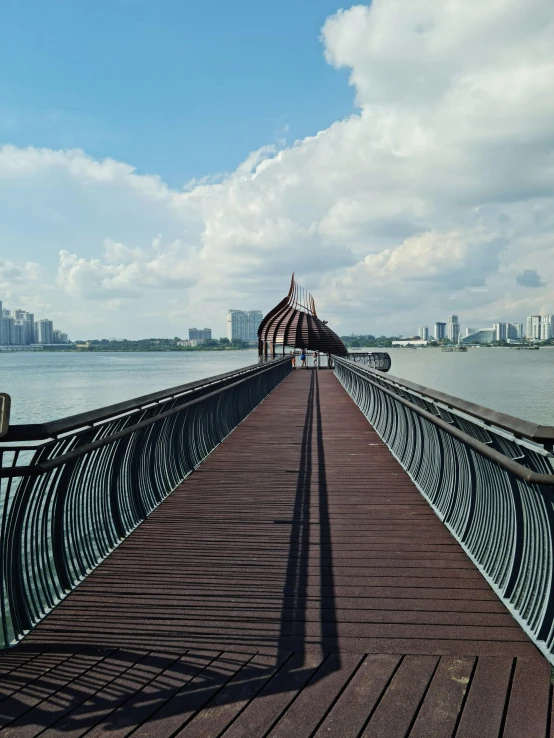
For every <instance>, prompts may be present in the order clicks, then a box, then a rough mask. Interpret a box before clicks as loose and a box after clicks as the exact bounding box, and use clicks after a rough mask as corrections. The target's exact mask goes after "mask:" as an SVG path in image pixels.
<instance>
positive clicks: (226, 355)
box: [0, 350, 258, 423]
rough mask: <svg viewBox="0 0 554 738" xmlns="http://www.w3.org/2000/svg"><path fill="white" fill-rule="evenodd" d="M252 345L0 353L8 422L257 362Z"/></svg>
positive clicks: (55, 414) (68, 411)
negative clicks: (176, 349) (190, 349)
mask: <svg viewBox="0 0 554 738" xmlns="http://www.w3.org/2000/svg"><path fill="white" fill-rule="evenodd" d="M257 359H258V357H257V352H256V350H247V351H197V352H190V353H184V352H183V353H177V352H169V351H168V352H159V353H158V352H156V353H115V352H114V353H108V352H106V353H94V354H89V353H82V354H80V353H67V354H65V353H63V354H62V353H60V354H54V353H40V352H38V351H37V352H31V351H29V352H24V351H21V352H17V353H16V352H14V353H8V352H6V351H2V352H0V392H7V393H8V394H9V395H11V398H12V409H11V416H10V422H11V423H42V422H45V421H47V420H55V419H57V418H63V417H65V416H67V415H74V414H75V413H80V412H84V411H85V410H94V409H95V408H98V407H102V406H104V405H112V404H113V403H115V402H122V401H123V400H130V399H132V398H133V397H138V396H140V395H146V394H148V393H149V392H155V391H156V390H163V389H167V388H169V387H175V386H177V385H179V384H185V383H186V382H194V381H196V380H198V379H204V378H205V377H210V376H213V375H215V374H223V372H228V371H232V370H233V369H238V368H240V367H243V366H248V365H249V364H256V363H257Z"/></svg>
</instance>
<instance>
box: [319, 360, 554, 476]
mask: <svg viewBox="0 0 554 738" xmlns="http://www.w3.org/2000/svg"><path fill="white" fill-rule="evenodd" d="M334 360H335V362H337V361H344V359H338V358H337V357H334ZM350 371H353V372H354V373H356V374H358V375H359V376H361V377H363V378H364V379H365V381H367V382H369V383H370V384H372V385H373V386H375V387H377V388H378V389H379V391H380V392H384V393H385V394H386V395H389V396H390V397H393V398H394V399H395V400H396V401H397V402H400V403H401V404H402V405H404V406H405V407H409V408H410V410H412V411H413V412H414V413H417V415H420V416H421V417H422V418H425V419H426V420H429V421H430V422H431V423H433V424H434V425H436V426H438V427H439V428H441V429H442V430H443V431H445V432H446V433H449V434H450V435H451V436H454V438H457V439H458V440H459V441H461V442H462V443H465V444H466V445H468V446H470V447H471V448H472V449H474V450H475V451H477V453H479V454H481V455H482V456H486V457H487V458H488V459H490V460H491V461H494V462H495V463H496V464H498V465H499V466H501V467H502V468H503V469H506V471H509V472H511V473H512V474H515V476H516V477H518V478H519V479H522V480H523V481H525V482H527V484H538V485H546V486H554V474H543V473H539V472H535V471H533V470H532V469H529V468H528V467H526V466H523V464H519V463H518V462H517V461H514V460H513V459H510V458H508V457H507V456H505V455H504V454H502V453H500V452H499V451H496V450H495V449H494V448H491V447H490V446H487V445H486V444H484V443H483V442H482V441H479V440H477V439H476V438H474V437H473V436H470V435H469V434H468V433H465V432H464V431H461V430H459V428H456V427H455V426H453V425H451V424H450V423H447V422H446V421H444V420H442V419H441V418H440V417H438V416H437V415H434V414H433V413H430V412H429V411H428V410H424V409H423V408H421V407H419V406H418V405H416V404H415V403H413V402H410V401H409V400H406V399H405V398H404V397H400V396H399V395H398V394H396V393H395V392H392V391H391V390H389V389H386V388H385V387H383V386H381V384H380V383H378V382H376V381H374V380H373V379H370V377H368V376H364V374H363V373H362V372H360V371H358V367H356V368H350ZM387 379H388V377H387ZM404 386H408V383H406V384H405V385H404ZM412 387H413V388H414V389H415V388H416V387H418V390H417V391H418V392H421V391H422V390H425V389H426V388H425V387H422V386H421V385H412ZM421 394H427V393H423V392H421ZM436 394H438V395H440V394H441V393H440V392H439V393H436ZM428 396H429V397H430V396H431V395H430V394H428ZM445 397H451V396H450V395H445ZM453 399H456V398H453ZM463 403H464V401H463V400H460V403H459V404H463ZM450 407H453V405H452V404H451V405H450ZM491 412H492V411H491ZM505 417H508V418H509V417H510V416H509V415H507V416H505ZM481 418H483V416H481ZM515 420H517V418H515ZM522 422H525V421H522ZM495 425H496V424H495ZM530 425H532V424H530ZM502 427H503V428H505V427H506V426H502ZM543 427H548V426H543Z"/></svg>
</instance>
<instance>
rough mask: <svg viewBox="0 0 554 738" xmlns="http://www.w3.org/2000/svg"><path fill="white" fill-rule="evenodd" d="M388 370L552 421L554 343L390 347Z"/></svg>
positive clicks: (543, 421) (497, 407) (547, 422)
mask: <svg viewBox="0 0 554 738" xmlns="http://www.w3.org/2000/svg"><path fill="white" fill-rule="evenodd" d="M389 353H390V356H391V359H392V367H391V370H390V374H394V375H396V376H397V377H403V378H404V379H410V380H411V381H412V382H418V383H419V384H423V385H424V386H426V387H433V388H435V389H437V390H441V391H442V392H448V393H449V394H451V395H456V396H457V397H463V398H464V399H466V400H471V401H472V402H477V403H479V404H480V405H485V406H486V407H490V408H493V409H494V410H499V411H502V412H505V413H508V414H509V415H515V416H516V417H519V418H525V419H526V420H531V421H533V422H535V423H540V424H543V425H554V348H541V349H539V351H516V350H515V349H509V348H475V349H469V350H468V351H467V352H466V353H447V352H443V351H441V350H440V349H393V350H391V351H390V352H389Z"/></svg>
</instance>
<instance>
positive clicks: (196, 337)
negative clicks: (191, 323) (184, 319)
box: [189, 328, 212, 341]
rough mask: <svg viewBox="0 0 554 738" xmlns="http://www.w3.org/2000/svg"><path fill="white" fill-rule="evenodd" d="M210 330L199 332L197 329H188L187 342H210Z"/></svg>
mask: <svg viewBox="0 0 554 738" xmlns="http://www.w3.org/2000/svg"><path fill="white" fill-rule="evenodd" d="M211 338H212V329H211V328H204V329H202V330H199V329H198V328H189V341H211Z"/></svg>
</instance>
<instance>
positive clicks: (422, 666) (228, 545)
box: [0, 371, 550, 738]
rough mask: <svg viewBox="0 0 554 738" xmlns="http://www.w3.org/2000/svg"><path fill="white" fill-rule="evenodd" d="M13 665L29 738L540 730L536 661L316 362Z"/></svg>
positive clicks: (348, 736) (5, 661) (541, 673)
mask: <svg viewBox="0 0 554 738" xmlns="http://www.w3.org/2000/svg"><path fill="white" fill-rule="evenodd" d="M96 647H101V648H104V649H106V648H111V649H117V651H115V653H114V654H113V655H112V656H110V657H107V658H106V659H100V660H99V662H98V663H97V664H92V665H91V668H89V669H86V670H85V671H83V672H81V673H80V674H78V669H77V661H76V659H77V654H79V653H81V652H83V653H86V652H87V651H83V649H91V648H96ZM12 653H13V654H14V655H12V654H7V655H6V656H3V657H0V674H1V673H2V670H4V674H5V678H6V679H7V681H5V679H3V680H2V683H3V684H4V689H5V690H6V691H5V692H4V697H5V703H6V706H8V707H9V706H10V705H11V708H10V709H11V710H12V712H11V713H10V714H11V715H15V714H16V713H17V717H11V718H10V720H11V724H13V726H14V727H15V728H16V729H17V730H18V731H21V733H20V734H21V736H22V738H32V737H33V736H34V735H37V733H38V732H40V730H43V729H45V732H44V735H46V736H52V737H53V736H59V737H60V738H61V736H62V735H63V736H64V738H69V737H70V738H77V737H78V736H82V735H83V736H84V735H91V736H94V738H100V736H101V735H104V734H110V735H113V736H114V738H124V737H126V736H127V735H131V734H132V735H133V736H135V735H136V736H138V737H139V738H163V737H164V736H168V737H169V736H173V735H182V736H183V737H185V736H189V738H192V737H193V736H201V735H202V736H205V737H206V738H211V736H212V735H213V736H214V737H215V736H219V735H226V736H227V737H228V738H232V736H241V737H242V736H249V737H250V736H252V738H257V736H258V735H259V736H262V735H266V734H268V733H270V734H271V735H273V736H275V738H277V736H280V735H283V736H284V735H298V736H300V735H303V734H305V735H306V736H308V735H312V734H314V731H315V736H317V738H322V736H331V737H332V736H336V737H337V738H338V737H339V736H340V738H358V736H360V735H361V734H362V733H363V734H364V735H375V736H378V735H382V736H390V738H396V737H397V736H399V735H406V736H408V735H409V736H412V738H418V736H424V735H429V736H430V735H437V736H441V738H442V736H443V735H444V736H445V738H447V736H453V735H456V738H464V736H470V735H478V736H479V738H485V736H486V735H489V734H490V735H491V736H492V735H495V736H498V735H499V731H500V730H502V731H503V732H504V733H505V736H506V737H508V736H514V735H521V736H523V737H525V736H527V735H529V736H531V734H532V735H533V738H545V736H546V731H547V725H548V723H549V720H548V716H547V712H548V710H549V705H550V702H549V695H550V682H549V673H550V672H549V666H548V665H547V663H546V661H545V660H544V659H543V657H542V656H541V655H540V654H539V653H538V652H537V650H536V648H535V646H534V645H533V644H532V643H531V642H530V641H529V639H528V638H527V636H526V635H525V634H524V633H523V631H522V630H521V628H520V627H519V625H518V624H517V623H516V622H515V621H514V620H513V619H512V617H511V615H510V614H509V612H508V611H507V610H506V608H505V607H504V606H503V604H502V603H501V602H500V601H499V600H498V598H497V597H496V595H495V594H494V592H493V591H492V590H491V588H490V586H489V585H488V584H487V582H486V581H485V580H484V579H483V578H482V576H481V574H480V573H479V572H478V571H477V569H476V568H475V567H474V565H473V563H472V562H471V561H470V559H469V558H468V557H467V556H466V554H465V553H464V552H463V550H462V549H461V548H460V546H459V545H458V544H457V542H456V541H455V540H454V539H453V537H452V536H451V535H450V533H449V532H448V530H447V529H446V528H445V527H444V526H443V525H442V523H441V522H440V521H439V519H438V518H437V517H436V516H435V514H434V513H433V511H432V510H431V508H430V507H429V505H428V504H427V502H426V501H425V500H424V498H423V497H422V496H421V495H420V494H419V492H418V491H417V489H416V488H415V486H414V485H413V483H412V482H411V480H410V479H409V477H408V476H407V475H406V474H405V473H404V471H403V470H402V469H401V468H400V467H399V465H398V463H397V462H396V461H395V459H394V458H393V456H392V455H391V454H390V452H389V451H388V449H387V448H386V447H385V446H384V444H383V443H382V442H381V440H380V439H379V437H378V436H377V434H376V433H375V431H373V429H372V428H371V427H370V426H369V424H368V423H367V421H366V420H365V418H364V417H363V415H362V414H361V413H360V412H359V410H358V409H357V408H356V407H355V405H354V404H353V403H352V401H351V400H350V398H349V397H348V396H347V395H346V393H345V391H344V390H343V388H342V387H341V386H340V384H339V383H338V382H337V380H336V379H335V377H334V376H333V374H332V373H331V372H327V371H320V372H318V373H315V372H312V371H296V372H294V373H293V374H292V375H291V376H290V377H288V378H287V379H286V380H285V381H284V382H283V383H282V384H281V385H280V386H279V387H278V388H277V390H276V391H275V392H274V393H272V395H270V396H269V397H268V398H267V399H266V400H265V401H264V402H263V403H262V404H261V405H260V406H259V407H258V408H257V409H256V410H255V411H254V412H253V413H252V414H251V415H250V416H249V417H248V418H247V419H246V420H245V421H244V422H243V423H242V424H241V425H240V426H239V428H237V429H236V430H235V431H234V432H233V433H232V434H231V435H230V436H229V437H228V438H227V439H226V440H225V441H224V442H223V443H222V444H221V445H220V446H219V447H218V448H217V449H216V450H215V451H214V452H213V453H212V454H211V455H210V456H209V457H208V458H207V459H206V460H205V461H204V462H203V464H202V465H201V466H200V467H199V468H198V470H197V471H196V472H195V473H194V474H192V475H191V476H190V477H189V478H188V479H187V480H186V481H185V482H184V483H183V484H182V485H180V487H179V488H178V489H177V490H176V491H175V492H174V493H173V494H172V495H171V496H170V497H169V498H168V499H167V500H166V501H165V502H164V503H163V504H162V505H161V506H160V507H159V508H157V510H156V511H155V512H154V513H153V514H152V516H151V517H150V518H149V519H148V520H147V521H146V522H145V523H143V524H142V525H141V526H140V527H139V528H138V529H137V530H136V531H135V532H134V533H133V534H132V535H131V536H130V537H129V538H128V539H127V540H125V541H124V542H123V543H122V545H121V546H120V547H119V548H118V549H117V550H116V551H115V552H114V553H113V554H112V555H111V556H110V557H108V559H107V560H106V561H105V562H103V563H102V564H101V565H100V567H99V568H98V569H96V570H95V571H94V572H93V573H92V574H91V575H90V576H89V577H88V578H87V579H86V580H85V581H84V582H83V583H82V584H81V585H80V586H79V587H78V588H77V589H76V590H75V591H74V592H73V593H72V594H70V595H69V596H68V597H67V598H66V599H65V600H64V601H63V602H62V603H61V604H60V605H59V606H58V607H57V608H56V609H55V610H54V611H53V612H52V613H51V614H50V615H49V616H48V617H47V618H46V619H45V620H44V621H43V622H42V623H41V624H40V625H39V626H38V627H37V628H36V629H35V630H34V631H33V632H32V633H30V634H29V636H27V638H26V639H25V640H24V642H23V644H22V645H21V646H19V647H17V648H16V649H15V651H13V652H12ZM117 654H127V656H125V657H124V658H123V661H124V663H123V662H122V663H121V664H119V666H117V665H116V661H117V658H118V657H116V656H117ZM15 656H17V658H15ZM66 662H67V663H68V664H70V665H71V666H68V667H67V669H66V672H67V674H69V673H70V672H71V673H72V674H73V673H74V674H75V678H74V680H73V681H72V682H71V680H70V681H68V682H66V683H64V682H63V679H62V678H61V675H62V671H63V669H62V666H63V665H64V663H66ZM110 663H112V665H113V668H111V670H109V669H108V665H109V664H110ZM49 664H50V666H49ZM72 669H73V671H71V670H72ZM107 669H108V671H107ZM50 671H51V672H52V673H50ZM108 672H109V673H108ZM41 679H43V682H42V683H40V680H41ZM18 680H19V681H18ZM41 684H42V686H41ZM33 685H34V686H33ZM37 685H38V687H40V689H39V690H38V691H37ZM530 685H531V686H530ZM0 689H1V688H0ZM10 690H11V691H10ZM1 695H2V692H1V691H0V699H1ZM10 700H12V702H10ZM1 704H2V703H1V702H0V707H1ZM488 705H490V707H489V706H488ZM15 721H17V724H16V722H15ZM527 725H529V726H532V731H534V732H533V733H531V732H529V731H530V730H531V729H529V730H528V732H527V733H525V732H522V730H523V729H522V727H521V726H527ZM9 729H10V725H9V724H6V730H9ZM525 729H527V728H525ZM476 730H477V731H481V732H477V733H476V732H475V731H476ZM483 730H484V731H485V732H482V731H483ZM495 730H496V733H495V732H494V731H495ZM302 731H303V733H302ZM426 731H427V733H426ZM433 731H434V732H433ZM487 731H488V732H487ZM518 731H519V732H518ZM0 735H1V733H0ZM14 735H17V738H19V734H17V733H15V734H14Z"/></svg>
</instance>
